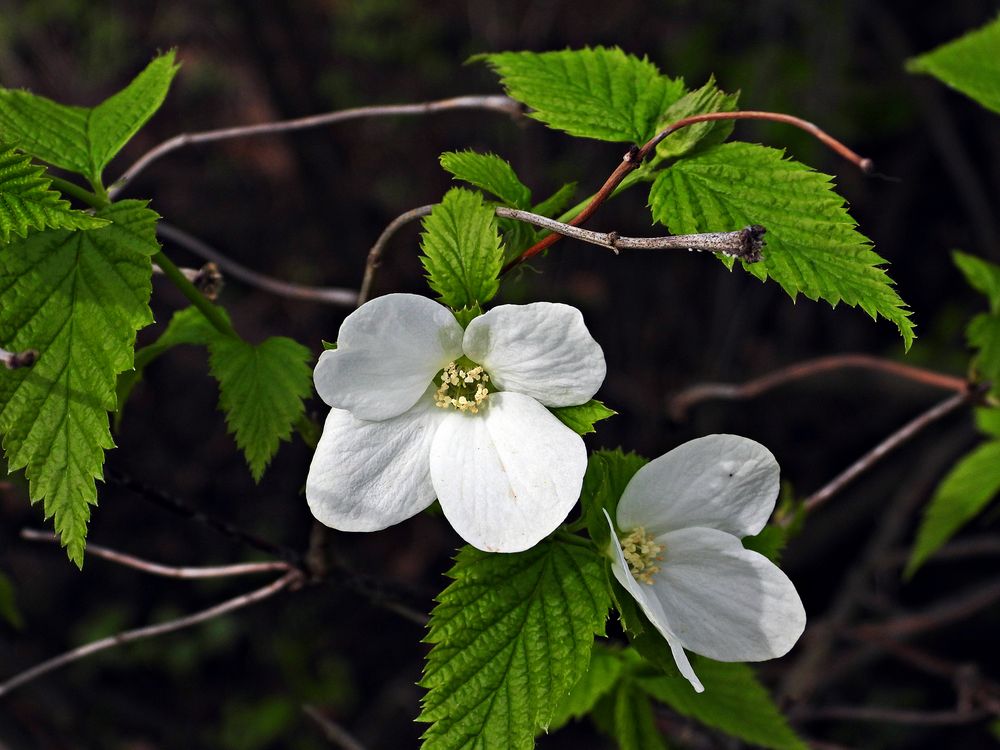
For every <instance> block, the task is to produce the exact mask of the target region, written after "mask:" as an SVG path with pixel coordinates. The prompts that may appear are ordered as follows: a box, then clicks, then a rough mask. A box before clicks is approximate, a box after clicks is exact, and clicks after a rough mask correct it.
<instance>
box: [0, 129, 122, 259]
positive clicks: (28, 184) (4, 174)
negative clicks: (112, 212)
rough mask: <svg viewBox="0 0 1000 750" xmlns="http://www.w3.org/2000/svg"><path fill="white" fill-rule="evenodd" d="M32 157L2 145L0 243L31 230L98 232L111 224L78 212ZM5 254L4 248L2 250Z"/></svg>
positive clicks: (0, 154)
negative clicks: (83, 230) (55, 188)
mask: <svg viewBox="0 0 1000 750" xmlns="http://www.w3.org/2000/svg"><path fill="white" fill-rule="evenodd" d="M50 184H51V180H49V179H48V178H47V177H46V176H45V170H43V169H42V168H41V167H39V166H36V165H34V164H32V163H31V158H30V157H29V156H27V155H25V154H22V153H19V152H18V151H16V150H15V149H14V148H12V147H9V146H5V145H4V144H3V143H0V243H6V242H10V239H11V235H16V236H18V237H26V236H27V235H28V231H29V230H31V229H97V228H98V227H103V226H106V225H107V224H108V222H107V221H104V220H102V219H98V218H97V217H96V216H90V215H89V214H85V213H84V212H83V211H76V210H74V209H73V208H71V207H70V205H69V203H68V202H67V201H65V200H63V198H62V196H61V195H60V194H59V193H57V192H56V191H55V190H51V189H50V188H49V185H50ZM0 252H2V249H0Z"/></svg>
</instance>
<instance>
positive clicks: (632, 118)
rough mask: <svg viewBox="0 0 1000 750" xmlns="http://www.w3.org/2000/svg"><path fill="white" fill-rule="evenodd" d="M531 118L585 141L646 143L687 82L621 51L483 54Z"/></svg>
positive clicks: (644, 59)
mask: <svg viewBox="0 0 1000 750" xmlns="http://www.w3.org/2000/svg"><path fill="white" fill-rule="evenodd" d="M474 59H478V60H485V61H486V62H487V63H488V64H489V65H490V66H491V67H492V68H493V69H494V70H496V72H497V73H498V74H499V75H500V80H501V82H502V83H503V86H504V88H505V89H506V91H507V93H508V94H509V95H510V96H511V97H512V98H514V99H517V100H518V101H519V102H523V103H524V104H527V105H528V106H529V107H531V108H532V109H533V110H534V111H533V112H529V113H528V117H533V118H534V119H536V120H540V121H541V122H544V123H545V124H546V125H548V126H549V127H552V128H555V129H557V130H562V131H565V132H566V133H569V134H570V135H575V136H579V137H582V138H597V139H598V140H602V141H625V142H629V143H643V142H645V141H647V140H649V139H650V138H651V137H652V136H653V135H654V134H655V132H656V130H655V127H656V122H657V120H658V119H659V117H660V115H662V114H663V112H664V111H666V109H667V107H669V106H670V105H671V104H673V103H674V102H675V101H677V100H678V99H679V98H680V97H681V95H682V94H683V93H684V81H683V80H681V79H680V78H677V79H674V78H668V77H666V76H664V75H661V73H660V71H659V69H658V68H657V67H656V66H655V65H653V63H651V62H650V61H649V60H647V59H646V58H645V57H643V58H642V59H641V60H640V59H639V58H638V57H633V56H632V55H626V54H625V53H624V52H622V51H621V50H620V49H618V48H617V47H611V48H605V47H595V48H593V49H591V48H586V49H580V50H563V51H561V52H542V53H535V52H500V53H496V54H490V55H480V56H478V57H476V58H474Z"/></svg>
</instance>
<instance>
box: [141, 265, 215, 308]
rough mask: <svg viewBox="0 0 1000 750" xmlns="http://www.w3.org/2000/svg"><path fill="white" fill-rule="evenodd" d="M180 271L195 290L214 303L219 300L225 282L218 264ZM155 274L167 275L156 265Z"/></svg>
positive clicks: (154, 267)
mask: <svg viewBox="0 0 1000 750" xmlns="http://www.w3.org/2000/svg"><path fill="white" fill-rule="evenodd" d="M178 270H179V271H180V272H181V273H182V274H183V275H184V278H186V279H187V280H188V281H190V282H191V283H192V284H194V287H195V289H197V290H198V291H199V292H201V293H202V294H204V295H205V296H206V297H207V298H208V299H210V300H212V301H213V302H214V301H215V300H216V299H217V298H218V296H219V292H221V291H222V286H223V282H224V280H223V278H222V272H221V271H220V270H219V266H218V265H217V264H215V263H206V264H205V265H203V266H202V267H201V268H179V269H178ZM153 274H154V275H163V276H165V275H166V273H165V272H164V271H163V269H162V268H160V267H159V266H158V265H157V264H156V263H154V264H153Z"/></svg>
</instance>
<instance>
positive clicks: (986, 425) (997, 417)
mask: <svg viewBox="0 0 1000 750" xmlns="http://www.w3.org/2000/svg"><path fill="white" fill-rule="evenodd" d="M976 428H977V429H978V430H979V431H980V432H982V433H983V434H984V435H991V436H992V437H997V438H1000V408H998V407H995V406H994V407H991V408H982V409H976Z"/></svg>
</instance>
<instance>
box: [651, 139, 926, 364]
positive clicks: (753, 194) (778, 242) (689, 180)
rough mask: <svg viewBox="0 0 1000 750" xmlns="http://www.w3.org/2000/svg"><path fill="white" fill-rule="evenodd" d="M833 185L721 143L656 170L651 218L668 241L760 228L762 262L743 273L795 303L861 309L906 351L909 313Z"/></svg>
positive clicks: (775, 155) (780, 155)
mask: <svg viewBox="0 0 1000 750" xmlns="http://www.w3.org/2000/svg"><path fill="white" fill-rule="evenodd" d="M831 179H832V178H831V177H829V176H828V175H825V174H821V173H820V172H815V171H813V170H812V169H810V168H809V167H807V166H805V165H804V164H801V163H799V162H796V161H793V160H791V159H786V158H784V152H782V151H779V150H776V149H772V148H766V147H764V146H759V145H755V144H750V143H726V144H723V145H721V146H715V147H714V148H711V149H708V150H707V151H704V152H703V153H700V154H697V155H695V156H692V157H690V158H687V159H682V160H680V161H678V162H677V163H675V164H673V165H671V166H670V167H668V168H667V169H664V170H663V171H662V172H661V173H660V174H659V176H658V177H657V178H656V181H655V182H654V183H653V186H652V188H651V189H650V193H649V203H650V206H651V208H652V211H653V218H654V219H656V220H657V221H659V222H662V223H663V224H666V225H667V226H668V227H669V228H670V231H671V232H673V233H674V234H688V233H693V232H709V231H712V232H715V231H725V230H733V229H739V228H741V227H744V226H746V225H748V224H762V225H763V226H764V227H766V228H767V245H766V246H765V248H764V259H763V260H762V261H760V262H759V263H753V264H746V263H744V268H746V269H747V270H748V271H750V272H751V273H752V274H754V275H755V276H757V277H758V278H760V279H761V280H763V279H766V278H769V277H770V278H772V279H774V280H775V281H777V282H778V283H779V284H780V285H781V287H782V288H783V289H784V290H785V291H786V292H787V293H788V294H789V296H791V298H792V299H793V300H794V299H795V298H796V297H797V295H798V294H803V295H805V296H806V297H808V298H809V299H811V300H817V299H820V298H823V299H825V300H826V301H827V302H829V303H830V304H831V305H833V306H836V305H837V304H838V303H840V302H844V303H846V304H848V305H850V306H851V307H858V306H859V307H861V309H863V310H864V311H865V312H867V313H868V314H869V315H870V316H871V317H872V318H873V319H874V318H876V317H877V316H878V315H882V316H883V317H885V318H886V319H888V320H890V321H892V322H893V323H895V324H896V327H897V328H899V332H900V334H901V335H902V337H903V342H904V345H905V346H906V348H907V349H909V347H910V344H911V343H912V342H913V338H914V332H913V323H912V321H911V320H910V318H909V316H910V312H909V311H908V310H907V309H906V305H905V303H904V302H903V300H902V299H900V297H899V295H898V294H897V293H896V291H895V290H894V289H893V281H892V279H890V278H889V276H888V275H887V274H886V272H885V271H884V270H883V269H882V268H880V266H881V265H883V264H885V262H886V261H885V260H884V259H883V258H881V257H880V256H878V255H877V254H876V253H875V252H873V251H872V249H871V246H870V243H869V241H868V240H867V239H866V238H865V237H864V236H863V235H862V234H861V233H860V232H858V231H857V229H856V224H855V222H854V220H853V219H852V218H851V217H850V215H849V214H848V213H847V210H846V209H845V207H844V200H843V198H841V197H840V196H839V195H837V194H836V193H835V192H834V191H833V190H832V188H831Z"/></svg>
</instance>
